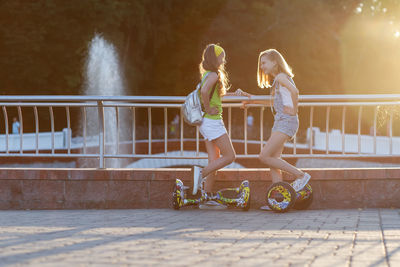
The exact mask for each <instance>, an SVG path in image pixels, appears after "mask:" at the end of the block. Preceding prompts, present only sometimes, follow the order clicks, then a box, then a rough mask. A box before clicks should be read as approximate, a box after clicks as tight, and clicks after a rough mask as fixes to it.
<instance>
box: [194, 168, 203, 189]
mask: <svg viewBox="0 0 400 267" xmlns="http://www.w3.org/2000/svg"><path fill="white" fill-rule="evenodd" d="M201 170H202V169H201V168H200V167H199V166H193V192H192V193H193V195H196V194H197V190H198V189H199V187H200V186H201V180H202V175H201Z"/></svg>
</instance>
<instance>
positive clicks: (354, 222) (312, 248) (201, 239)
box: [0, 209, 400, 266]
mask: <svg viewBox="0 0 400 267" xmlns="http://www.w3.org/2000/svg"><path fill="white" fill-rule="evenodd" d="M0 265H1V266H272V265H273V266H400V210H399V209H366V210H361V209H359V210H354V209H353V210H308V211H290V212H288V213H285V214H276V213H272V212H267V211H258V210H250V211H249V212H242V211H236V210H224V211H210V210H207V211H205V210H196V209H187V210H180V211H175V210H168V209H160V210H157V209H137V210H35V211H29V210H27V211H0Z"/></svg>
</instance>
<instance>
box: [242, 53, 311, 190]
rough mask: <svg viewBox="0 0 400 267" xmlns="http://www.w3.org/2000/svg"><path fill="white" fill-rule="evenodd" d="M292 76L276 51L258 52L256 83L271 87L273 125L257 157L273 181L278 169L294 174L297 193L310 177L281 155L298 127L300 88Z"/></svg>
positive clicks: (278, 178)
mask: <svg viewBox="0 0 400 267" xmlns="http://www.w3.org/2000/svg"><path fill="white" fill-rule="evenodd" d="M293 76H294V75H293V73H292V70H291V68H290V66H289V65H288V64H287V63H286V61H285V59H284V58H283V56H282V55H281V54H280V53H279V52H278V51H277V50H275V49H268V50H265V51H263V52H261V53H260V55H259V57H258V69H257V82H258V86H259V87H261V88H271V94H272V96H273V110H274V125H273V127H272V130H271V136H270V138H269V139H268V141H267V143H266V145H265V146H264V147H263V149H262V150H261V153H260V155H259V159H260V160H261V161H262V162H263V163H265V164H266V165H268V166H269V167H270V171H271V177H272V182H273V183H276V182H280V181H282V173H281V170H283V171H286V172H288V173H290V174H292V175H294V176H295V177H296V180H295V181H294V182H293V184H292V186H293V189H294V190H295V191H296V192H298V191H300V190H302V189H303V188H304V187H305V186H306V185H307V183H308V181H309V180H310V178H311V176H310V175H309V174H308V173H305V172H302V171H301V170H300V169H298V168H296V167H295V166H292V165H291V164H289V163H288V162H286V161H285V160H283V159H282V158H281V154H282V151H283V147H284V144H285V142H286V141H288V140H290V139H292V138H293V137H294V136H295V135H296V132H297V130H298V128H299V118H298V115H297V112H298V110H297V106H298V97H299V90H298V89H297V88H296V85H295V83H294V81H293V79H292V78H293ZM248 103H256V101H245V102H244V105H245V104H248Z"/></svg>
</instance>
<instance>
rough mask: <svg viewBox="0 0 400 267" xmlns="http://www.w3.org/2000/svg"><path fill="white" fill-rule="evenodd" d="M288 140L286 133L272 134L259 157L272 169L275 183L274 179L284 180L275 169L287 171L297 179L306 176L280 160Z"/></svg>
mask: <svg viewBox="0 0 400 267" xmlns="http://www.w3.org/2000/svg"><path fill="white" fill-rule="evenodd" d="M288 139H289V136H287V135H286V134H284V133H281V132H272V134H271V137H270V138H269V139H268V141H267V144H266V145H265V146H264V147H263V149H262V151H261V153H260V155H259V158H260V160H261V161H262V162H263V163H265V164H266V165H268V166H269V167H270V168H271V171H272V172H271V175H272V179H273V181H274V179H276V180H279V179H280V180H279V181H281V180H282V176H281V174H280V173H279V172H276V171H273V169H279V170H283V171H286V172H288V173H291V174H293V175H294V176H295V177H296V178H300V177H303V175H304V173H303V172H302V171H301V170H299V169H297V168H296V167H294V166H292V165H290V164H289V163H288V162H286V161H285V160H283V159H281V158H280V156H281V154H282V151H283V146H284V144H285V142H286V141H287V140H288Z"/></svg>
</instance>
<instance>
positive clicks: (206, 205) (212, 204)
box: [199, 200, 228, 210]
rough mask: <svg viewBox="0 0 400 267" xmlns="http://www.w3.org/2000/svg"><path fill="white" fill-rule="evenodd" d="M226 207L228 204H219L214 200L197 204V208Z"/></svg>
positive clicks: (218, 208) (212, 208)
mask: <svg viewBox="0 0 400 267" xmlns="http://www.w3.org/2000/svg"><path fill="white" fill-rule="evenodd" d="M226 208H228V206H226V205H224V204H221V203H219V202H217V201H215V200H209V201H206V202H204V203H203V204H200V205H199V209H202V210H223V209H226Z"/></svg>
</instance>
